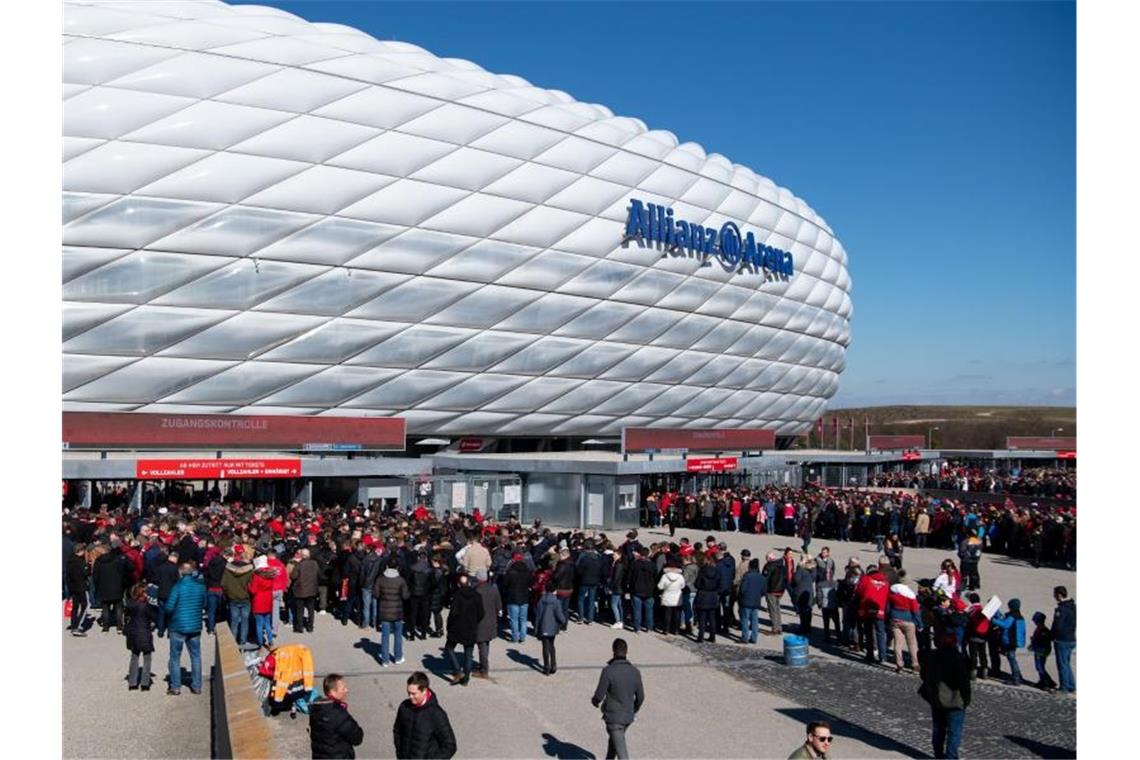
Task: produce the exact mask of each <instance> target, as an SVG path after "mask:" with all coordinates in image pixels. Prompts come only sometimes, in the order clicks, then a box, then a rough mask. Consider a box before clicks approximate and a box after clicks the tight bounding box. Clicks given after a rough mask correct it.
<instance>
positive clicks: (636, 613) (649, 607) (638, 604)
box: [630, 596, 653, 632]
mask: <svg viewBox="0 0 1140 760" xmlns="http://www.w3.org/2000/svg"><path fill="white" fill-rule="evenodd" d="M630 599H631V600H632V601H633V630H634V631H635V632H636V631H639V630H641V622H642V610H644V611H645V624H646V626H647V628H646V629H645V630H647V631H652V630H653V597H651V596H646V597H641V596H631V597H630Z"/></svg>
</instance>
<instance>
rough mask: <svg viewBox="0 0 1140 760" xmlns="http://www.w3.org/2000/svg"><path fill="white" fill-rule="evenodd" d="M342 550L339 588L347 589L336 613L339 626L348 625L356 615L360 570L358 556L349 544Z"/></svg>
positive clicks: (360, 564)
mask: <svg viewBox="0 0 1140 760" xmlns="http://www.w3.org/2000/svg"><path fill="white" fill-rule="evenodd" d="M344 548H345V550H344V551H343V552H342V553H341V557H340V579H341V583H340V586H345V585H347V588H346V589H345V592H346V593H345V598H344V600H343V601H342V602H341V605H340V608H339V609H338V610H337V613H338V615H339V617H340V624H341V625H348V621H349V620H352V619H353V617H354V616H355V613H356V604H357V601H358V595H359V594H360V585H359V584H360V568H361V566H362V563H361V561H360V554H359V553H358V552H357V551H356V550H354V549H353V548H352V544H351V543H346V544H345V545H344ZM346 582H347V584H346ZM340 586H338V587H337V591H338V592H339V591H340V590H341V589H340Z"/></svg>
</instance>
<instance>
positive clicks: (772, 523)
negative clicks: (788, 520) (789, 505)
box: [764, 516, 776, 535]
mask: <svg viewBox="0 0 1140 760" xmlns="http://www.w3.org/2000/svg"><path fill="white" fill-rule="evenodd" d="M764 532H765V533H767V534H768V535H772V534H773V533H775V532H776V518H775V517H772V516H768V517H765V518H764Z"/></svg>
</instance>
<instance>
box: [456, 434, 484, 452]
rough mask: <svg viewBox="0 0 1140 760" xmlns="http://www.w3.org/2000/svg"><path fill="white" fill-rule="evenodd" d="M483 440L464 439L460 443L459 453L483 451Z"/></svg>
mask: <svg viewBox="0 0 1140 760" xmlns="http://www.w3.org/2000/svg"><path fill="white" fill-rule="evenodd" d="M482 450H483V439H482V438H464V439H462V440H461V441H459V451H460V452H461V453H465V452H470V451H482Z"/></svg>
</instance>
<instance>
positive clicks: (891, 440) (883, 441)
mask: <svg viewBox="0 0 1140 760" xmlns="http://www.w3.org/2000/svg"><path fill="white" fill-rule="evenodd" d="M867 438H868V439H869V440H868V441H867V447H868V448H871V449H879V450H886V449H924V448H926V437H925V436H921V435H870V436H867Z"/></svg>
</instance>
